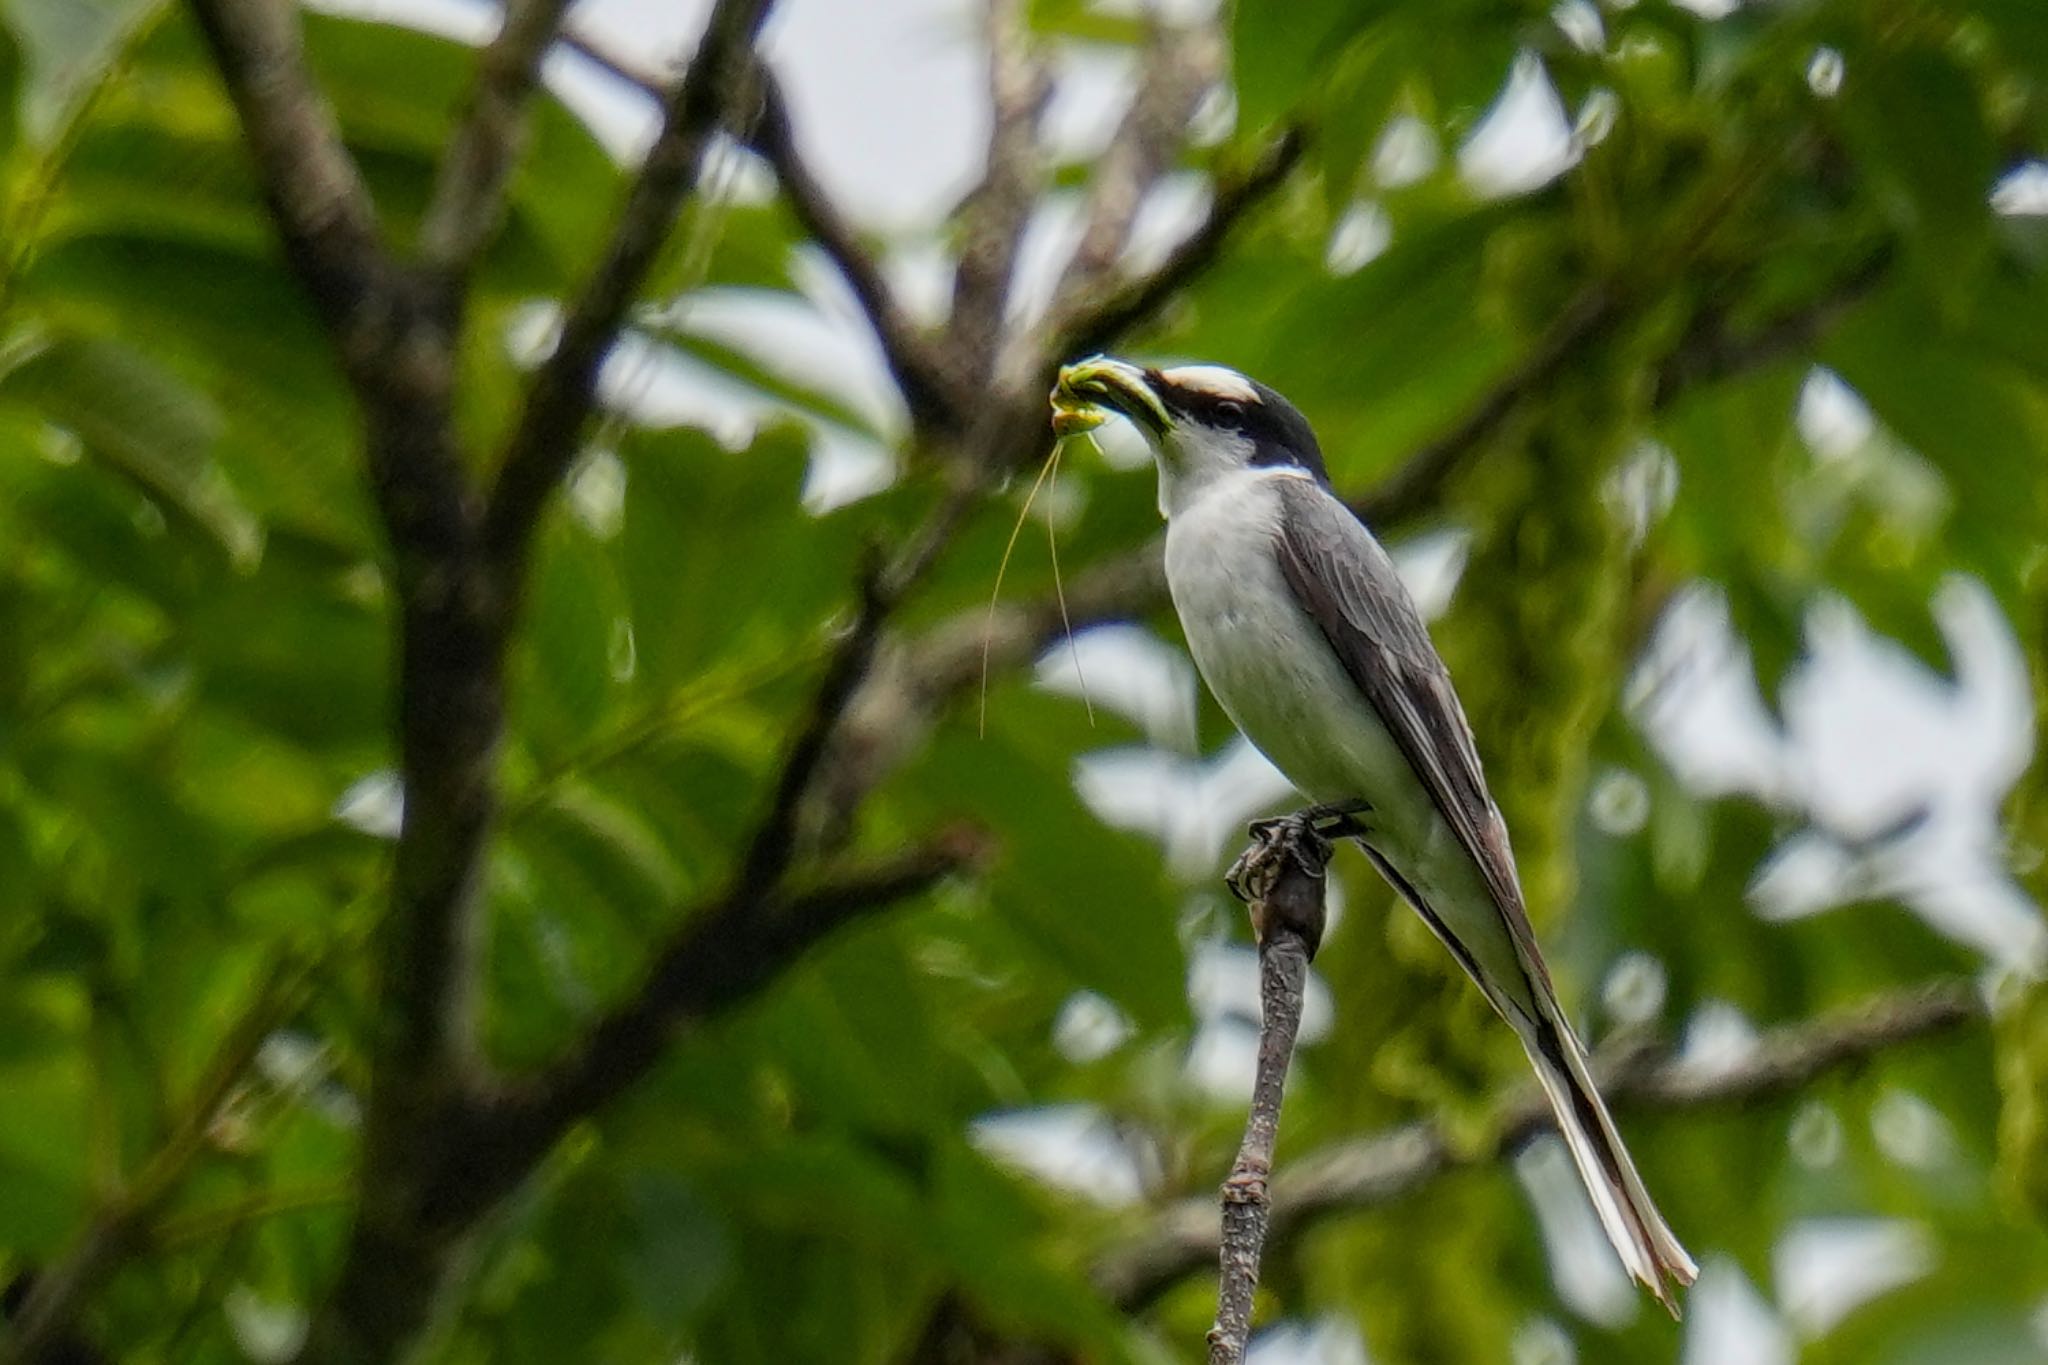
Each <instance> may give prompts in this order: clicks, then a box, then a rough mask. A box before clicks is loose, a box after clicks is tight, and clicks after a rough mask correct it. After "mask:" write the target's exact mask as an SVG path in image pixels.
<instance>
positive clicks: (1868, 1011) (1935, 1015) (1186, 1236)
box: [1094, 982, 1985, 1309]
mask: <svg viewBox="0 0 2048 1365" xmlns="http://www.w3.org/2000/svg"><path fill="white" fill-rule="evenodd" d="M1984 1017H1985V1006H1984V1001H1983V999H1982V997H1981V996H1980V995H1979V994H1978V992H1977V990H1976V989H1975V987H1973V986H1972V985H1970V984H1969V983H1967V982H1938V983H1935V984H1933V985H1930V986H1926V987H1923V988H1920V989H1918V990H1911V991H1902V992H1899V993H1898V994H1895V995H1889V996H1882V997H1879V998H1877V999H1875V1000H1872V1001H1870V1002H1869V1003H1867V1004H1864V1005H1861V1006H1858V1007H1855V1008H1852V1009H1847V1010H1842V1011H1838V1012H1836V1013H1833V1014H1829V1015H1824V1016H1821V1017H1819V1018H1816V1019H1811V1020H1808V1021H1806V1022H1804V1023H1799V1024H1792V1025H1787V1026H1785V1027H1782V1028H1778V1029H1773V1030H1772V1031H1770V1032H1769V1033H1767V1034H1765V1035H1764V1037H1763V1038H1762V1040H1760V1041H1759V1043H1758V1044H1757V1046H1756V1048H1755V1050H1754V1051H1753V1052H1752V1053H1751V1054H1750V1055H1749V1056H1748V1057H1747V1058H1746V1059H1745V1060H1744V1061H1742V1062H1741V1063H1739V1064H1737V1065H1734V1066H1730V1067H1725V1068H1718V1069H1715V1070H1705V1069H1702V1068H1700V1067H1698V1066H1696V1065H1694V1064H1692V1063H1688V1062H1686V1061H1684V1060H1682V1059H1680V1058H1678V1057H1676V1056H1674V1055H1672V1054H1671V1052H1670V1051H1669V1050H1668V1049H1642V1048H1638V1049H1633V1050H1629V1051H1625V1052H1623V1053H1621V1054H1620V1055H1614V1054H1604V1055H1603V1056H1601V1057H1600V1058H1598V1059H1597V1060H1596V1070H1597V1072H1598V1075H1599V1078H1600V1089H1601V1092H1602V1093H1603V1094H1604V1095H1606V1097H1607V1098H1608V1100H1609V1101H1610V1103H1612V1104H1613V1106H1614V1107H1615V1108H1616V1109H1617V1110H1622V1111H1628V1110H1659V1111H1675V1110H1684V1109H1694V1108H1706V1107H1711V1106H1716V1105H1738V1106H1740V1105H1754V1104H1760V1103H1764V1102H1767V1101H1770V1100H1773V1099H1777V1098H1781V1097H1783V1096H1787V1095H1793V1094H1797V1093H1798V1092H1799V1091H1801V1090H1802V1089H1804V1088H1805V1087H1807V1086H1808V1085H1811V1084H1812V1083H1813V1082H1814V1081H1816V1080H1818V1079H1820V1078H1821V1077H1823V1076H1825V1075H1828V1074H1830V1073H1832V1072H1835V1071H1840V1070H1846V1069H1850V1068H1853V1067H1856V1066H1859V1065H1862V1064H1864V1063H1866V1062H1868V1061H1870V1060H1871V1059H1873V1058H1876V1057H1878V1056H1881V1055H1883V1054H1885V1053H1887V1052H1889V1051H1891V1050H1892V1049H1894V1048H1898V1047H1903V1046H1905V1045H1907V1044H1910V1043H1914V1042H1917V1041H1921V1040H1923V1039H1929V1038H1936V1037H1939V1036H1941V1035H1943V1034H1947V1033H1952V1032H1954V1031H1956V1030H1958V1029H1960V1028H1962V1027H1964V1026H1965V1025H1969V1024H1974V1023H1978V1022H1981V1021H1982V1020H1983V1019H1984ZM1548 1123H1549V1119H1548V1117H1547V1111H1546V1109H1545V1106H1544V1103H1543V1101H1542V1098H1541V1097H1540V1096H1538V1095H1535V1094H1533V1093H1528V1092H1526V1091H1525V1092H1522V1093H1519V1094H1517V1095H1516V1096H1514V1097H1513V1098H1511V1099H1509V1100H1508V1101H1506V1102H1505V1103H1504V1104H1503V1105H1502V1107H1501V1110H1500V1117H1499V1120H1498V1122H1497V1123H1496V1124H1495V1125H1494V1135H1493V1137H1492V1138H1491V1139H1490V1140H1488V1141H1485V1142H1482V1143H1479V1144H1476V1145H1470V1146H1460V1145H1459V1144H1457V1143H1454V1142H1453V1141H1452V1139H1451V1137H1450V1135H1449V1134H1448V1133H1447V1132H1446V1131H1445V1130H1444V1129H1442V1128H1441V1127H1439V1126H1438V1125H1437V1124H1435V1123H1433V1122H1431V1121H1428V1120H1421V1121H1418V1122H1414V1123H1407V1124H1402V1125H1401V1126H1399V1127H1397V1128H1391V1129H1388V1130H1386V1131H1385V1132H1382V1133H1379V1134H1376V1135H1374V1136H1372V1137H1366V1138H1359V1139H1356V1140H1354V1141H1350V1142H1343V1143H1338V1144H1336V1145H1334V1146H1332V1147H1328V1148H1325V1149H1323V1150H1322V1151H1320V1152H1316V1153H1313V1154H1310V1155H1307V1156H1304V1157H1302V1158H1301V1159H1300V1160H1298V1161H1296V1162H1294V1163H1293V1164H1292V1165H1291V1167H1290V1168H1289V1170H1288V1171H1287V1172H1286V1173H1285V1174H1283V1175H1281V1176H1279V1177H1278V1178H1276V1179H1275V1180H1274V1182H1273V1191H1272V1200H1273V1235H1274V1236H1276V1237H1293V1236H1297V1235H1299V1234H1300V1233H1301V1232H1302V1231H1303V1230H1305V1229H1306V1228H1308V1227H1309V1226H1311V1225H1312V1224H1314V1223H1315V1222H1317V1221H1318V1220H1320V1219H1323V1218H1326V1217H1329V1216H1331V1215H1334V1214H1338V1213H1347V1212H1355V1211H1358V1210H1361V1209H1368V1208H1373V1207H1376V1206H1378V1205H1381V1204H1386V1203H1391V1202H1393V1201H1394V1200H1396V1199H1400V1198H1403V1197H1405V1196H1407V1195H1410V1194H1413V1193H1415V1192H1416V1191H1417V1190H1420V1189H1421V1188H1422V1187H1423V1186H1425V1185H1427V1184H1428V1183H1429V1182H1430V1181H1431V1180H1433V1179H1435V1178H1436V1177H1437V1176H1439V1175H1442V1174H1444V1173H1445V1172H1447V1171H1451V1170H1454V1169H1457V1168H1460V1167H1468V1166H1474V1165H1480V1164H1485V1163H1488V1162H1492V1161H1496V1160H1499V1159H1500V1158H1502V1157H1504V1156H1508V1155H1511V1154H1512V1153H1513V1152H1514V1151H1516V1150H1517V1149H1519V1148H1520V1147H1521V1146H1522V1145H1523V1144H1524V1143H1526V1142H1527V1141H1528V1140H1529V1139H1530V1138H1531V1137H1533V1136H1535V1135H1536V1134H1538V1133H1540V1132H1543V1131H1545V1129H1546V1127H1547V1125H1548ZM1218 1245H1219V1244H1218V1238H1217V1233H1216V1227H1215V1206H1214V1205H1213V1204H1212V1203H1210V1202H1209V1201H1207V1200H1204V1199H1192V1198H1191V1199H1187V1200H1183V1201H1181V1202H1180V1203H1178V1204H1175V1205H1173V1206H1172V1207H1170V1208H1168V1209H1166V1210H1164V1211H1163V1212H1162V1213H1161V1214H1160V1215H1159V1217H1158V1220H1157V1222H1156V1223H1155V1224H1154V1226H1153V1228H1152V1230H1151V1231H1150V1232H1149V1233H1147V1234H1146V1235H1145V1236H1143V1237H1141V1238H1139V1239H1137V1240H1136V1241H1134V1242H1132V1243H1130V1244H1128V1245H1126V1246H1124V1247H1122V1248H1121V1249H1119V1250H1117V1251H1115V1252H1113V1253H1112V1254H1111V1255H1109V1256H1108V1257H1107V1258H1105V1259H1104V1260H1102V1261H1101V1262H1100V1263H1098V1265H1097V1266H1096V1268H1095V1273H1094V1278H1095V1283H1096V1285H1097V1286H1098V1287H1099V1288H1100V1289H1101V1290H1102V1292H1103V1294H1104V1295H1106V1296H1107V1297H1109V1298H1111V1299H1113V1300H1115V1301H1116V1302H1117V1303H1119V1304H1121V1305H1122V1306H1124V1307H1125V1308H1127V1309H1136V1308H1140V1307H1142V1306H1144V1305H1145V1304H1147V1303H1149V1302H1151V1301H1152V1300H1153V1299H1156V1298H1157V1297H1158V1296H1159V1295H1160V1294H1162V1293H1163V1292H1165V1291H1166V1290H1167V1289H1169V1288H1171V1287H1172V1286H1173V1285H1174V1284H1175V1283H1176V1282H1177V1281H1179V1280H1180V1279H1181V1278H1183V1277H1184V1276H1186V1275H1189V1274H1192V1273H1193V1272H1195V1271H1196V1270H1199V1269H1200V1268H1201V1267H1202V1266H1204V1265H1206V1264H1208V1263H1209V1262H1210V1261H1211V1259H1212V1258H1213V1257H1215V1256H1216V1254H1217V1251H1218Z"/></svg>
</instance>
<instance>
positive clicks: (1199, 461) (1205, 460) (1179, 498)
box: [1152, 427, 1267, 521]
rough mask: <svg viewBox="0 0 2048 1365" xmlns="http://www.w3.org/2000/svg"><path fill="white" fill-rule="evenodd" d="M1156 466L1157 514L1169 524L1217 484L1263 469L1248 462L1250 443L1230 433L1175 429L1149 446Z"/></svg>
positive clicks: (1250, 451) (1197, 429)
mask: <svg viewBox="0 0 2048 1365" xmlns="http://www.w3.org/2000/svg"><path fill="white" fill-rule="evenodd" d="M1152 456H1153V460H1154V462H1155V463H1157V464H1158V466H1159V515H1160V516H1162V517H1165V518H1166V519H1167V520H1169V521H1171V520H1172V519H1173V517H1174V515H1175V514H1176V513H1178V512H1181V511H1183V510H1185V509H1186V508H1188V507H1191V506H1193V505H1194V504H1195V503H1196V502H1197V501H1198V500H1200V498H1201V497H1202V495H1203V494H1204V493H1206V492H1208V491H1209V490H1210V489H1211V488H1212V487H1214V486H1215V485H1216V484H1218V483H1219V482H1221V481H1223V480H1226V479H1229V478H1231V477H1232V476H1233V475H1240V474H1259V473H1265V472H1267V471H1266V470H1263V469H1260V468H1258V467H1256V466H1254V465H1253V464H1252V462H1251V457H1252V443H1251V441H1250V439H1249V438H1247V437H1245V436H1243V435H1241V434H1239V433H1238V432H1234V431H1219V430H1217V429H1215V428H1213V427H1176V428H1175V429H1173V430H1172V431H1169V432H1168V433H1167V434H1166V435H1164V436H1162V437H1160V438H1159V439H1158V440H1157V442H1156V443H1155V444H1154V445H1153V448H1152Z"/></svg>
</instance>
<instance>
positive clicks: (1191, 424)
mask: <svg viewBox="0 0 2048 1365" xmlns="http://www.w3.org/2000/svg"><path fill="white" fill-rule="evenodd" d="M1052 412H1053V416H1052V425H1053V430H1054V431H1055V432H1057V433H1059V434H1060V435H1068V434H1070V433H1072V432H1076V431H1086V430H1089V429H1090V428H1092V427H1096V426H1099V425H1101V424H1102V423H1103V422H1105V421H1107V420H1108V419H1109V418H1110V417H1111V416H1117V417H1122V418H1124V419H1126V420H1127V421H1129V422H1130V423H1131V425H1132V426H1134V427H1136V428H1137V429H1138V430H1139V431H1140V432H1142V433H1143V434H1144V436H1145V438H1146V440H1147V441H1148V442H1150V444H1151V446H1152V449H1153V452H1154V453H1155V454H1156V455H1157V456H1158V459H1159V479H1160V492H1161V501H1162V502H1163V503H1171V502H1172V501H1173V500H1174V495H1175V493H1176V492H1178V491H1183V490H1187V489H1192V488H1194V487H1198V486H1200V485H1201V484H1203V483H1206V482H1208V481H1209V480H1211V479H1213V478H1216V477H1218V476H1221V475H1224V474H1229V473H1232V472H1235V471H1237V470H1242V469H1248V468H1258V467H1270V466H1291V467H1293V468H1296V469H1300V470H1303V471H1305V472H1306V473H1308V474H1310V475H1312V476H1313V477H1314V478H1316V479H1317V480H1318V481H1319V482H1323V483H1328V482H1329V475H1328V473H1327V471H1325V469H1324V468H1323V452H1322V448H1321V447H1320V446H1318V445H1317V444H1316V434H1315V432H1314V431H1312V430H1310V429H1309V425H1308V419H1307V418H1305V417H1303V416H1302V415H1301V413H1299V412H1298V411H1296V410H1295V407H1294V405H1293V404H1292V403H1290V402H1288V401H1287V400H1286V399H1285V398H1282V397H1281V396H1280V395H1279V394H1277V393H1275V392H1274V391H1273V390H1271V389H1269V388H1267V387H1266V386H1265V385H1264V384H1261V383H1259V382H1258V381H1257V380H1255V379H1250V378H1247V377H1246V376H1244V375H1241V374H1239V373H1238V372H1237V371H1236V370H1230V369H1225V368H1224V367H1223V366H1221V365H1182V366H1178V367H1176V368H1174V369H1168V370H1155V369H1150V368H1147V367H1145V366H1142V365H1133V364H1131V363H1130V362H1129V361H1126V360H1117V359H1113V358H1112V357H1110V356H1093V357H1091V358H1089V359H1087V360H1077V361H1075V362H1074V363H1073V364H1071V365H1066V366H1062V367H1061V369H1060V377H1059V383H1058V384H1057V385H1055V386H1054V388H1053V391H1052Z"/></svg>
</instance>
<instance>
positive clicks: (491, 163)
mask: <svg viewBox="0 0 2048 1365" xmlns="http://www.w3.org/2000/svg"><path fill="white" fill-rule="evenodd" d="M573 2H574V0H510V2H509V3H508V4H507V5H506V6H505V16H504V19H503V21H502V22H501V23H500V25H499V28H498V36H497V37H496V38H494V39H493V40H492V41H491V44H490V46H488V47H486V48H485V49H484V50H483V54H482V56H481V57H479V58H478V60H477V69H476V83H475V85H474V87H473V88H472V89H471V90H470V94H469V104H468V107H467V108H466V109H465V110H464V112H463V116H462V122H461V123H460V125H458V126H457V128H456V129H455V133H454V135H453V136H452V137H451V138H450V139H449V142H448V150H447V153H446V154H445V155H444V156H443V157H442V159H441V167H440V171H439V173H438V174H437V175H436V177H435V181H434V194H433V198H432V200H430V201H429V203H428V205H427V214H426V218H425V220H424V221H423V222H422V223H421V225H420V257H421V259H422V260H423V261H424V262H425V263H426V265H427V267H428V269H429V270H431V271H432V272H434V273H435V274H436V275H438V276H441V277H442V278H443V279H444V280H447V281H451V282H452V281H454V280H456V279H458V278H460V277H461V276H463V275H466V274H467V273H468V271H469V269H470V267H471V266H472V265H473V264H474V263H475V261H476V258H477V256H478V254H479V253H481V252H482V251H483V248H484V244H485V243H486V242H488V241H489V240H490V237H491V234H492V233H493V232H495V231H496V230H497V226H498V219H499V216H500V215H501V214H502V213H503V212H504V208H505V187H506V185H507V184H508V183H509V182H510V180H511V178H512V172H513V169H514V167H515V166H516V165H517V163H518V157H519V151H520V147H521V144H522V143H523V142H524V140H525V134H526V109H527V104H528V101H529V100H530V99H531V98H532V96H533V91H534V87H535V86H536V85H537V84H538V83H539V79H540V63H541V58H542V57H543V56H545V55H546V53H547V50H548V46H549V44H551V43H552V42H553V41H554V37H555V32H556V30H557V29H559V28H560V27H561V23H562V14H563V12H564V11H566V10H567V9H568V7H569V6H570V4H572V3H573Z"/></svg>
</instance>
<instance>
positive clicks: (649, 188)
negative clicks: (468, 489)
mask: <svg viewBox="0 0 2048 1365" xmlns="http://www.w3.org/2000/svg"><path fill="white" fill-rule="evenodd" d="M770 3H771V0H719V3H718V4H717V5H716V6H715V7H714V8H713V9H712V11H711V18H710V20H709V22H708V23H707V25H706V27H705V30H704V37H703V39H702V40H701V41H700V42H699V43H698V44H697V54H696V56H695V57H694V58H693V59H692V60H691V63H690V69H689V72H688V74H687V75H685V76H684V77H683V79H682V80H681V82H679V83H678V84H677V86H676V89H675V92H674V93H673V94H672V95H671V96H670V97H669V99H668V103H667V105H666V107H665V109H664V112H663V119H662V126H661V132H660V133H659V134H658V135H657V136H656V138H655V140H654V145H653V146H652V147H651V148H649V149H648V152H647V159H646V161H645V162H644V163H643V164H642V165H641V168H640V174H639V176H638V177H637V178H636V179H635V180H634V182H633V186H632V189H631V190H630V191H629V192H628V193H627V195H626V202H625V205H624V207H623V208H621V210H620V212H619V218H618V222H617V224H616V225H615V226H614V228H613V230H612V236H611V241H610V244H609V245H608V246H607V248H606V250H605V255H604V259H603V260H602V261H600V262H599V263H598V266H597V268H596V270H594V271H593V272H592V273H591V276H590V278H589V280H588V281H586V282H585V284H584V287H583V291H582V292H581V293H580V294H579V295H578V296H577V298H576V299H575V301H574V302H573V303H571V304H570V305H569V308H568V311H567V313H566V315H565V316H564V317H563V319H562V323H561V330H560V335H559V336H558V337H557V339H556V341H555V347H554V350H553V352H551V353H550V354H549V356H548V358H547V359H546V360H544V361H542V362H541V365H540V368H539V369H538V370H537V371H535V373H534V376H533V380H532V383H531V384H530V386H529V387H528V389H527V395H526V406H525V408H524V410H523V411H522V412H521V414H520V417H519V422H518V425H517V426H516V427H515V428H514V430H513V433H512V438H511V441H510V443H509V444H508V445H507V447H506V451H505V457H504V461H503V463H502V464H501V466H500V468H499V471H498V478H497V483H496V485H495V486H494V487H493V488H492V490H491V498H490V506H489V509H488V512H487V513H486V518H485V528H484V529H485V542H486V545H487V547H488V548H489V550H490V552H491V554H492V555H493V557H495V558H496V559H498V560H499V561H500V562H501V563H504V564H505V565H507V566H508V567H510V568H513V569H516V568H517V567H518V566H519V565H521V564H522V563H523V561H524V559H525V554H526V548H527V544H528V542H529V540H530V539H531V536H532V532H533V527H534V524H535V522H536V521H537V520H538V519H539V517H540V512H541V508H542V506H543V505H544V504H545V502H546V500H547V497H548V495H549V493H550V492H552V491H553V489H554V487H555V485H556V484H557V483H559V482H560V481H561V478H562V475H563V473H564V472H565V471H567V469H568V468H569V465H570V463H571V462H572V461H573V460H574V459H575V457H576V449H577V439H578V437H579V435H580V433H581V432H582V430H583V423H584V421H585V419H587V418H588V417H589V416H590V411H591V408H592V406H593V404H594V403H595V400H596V388H597V375H598V370H599V368H600V367H601V366H602V365H603V363H604V360H605V357H606V356H608V355H609V354H611V349H612V347H613V346H614V345H615V344H617V342H618V337H619V330H620V328H621V326H622V325H623V324H624V322H625V318H626V310H627V309H628V308H629V307H630V306H631V305H632V302H633V297H634V295H635V294H637V293H638V292H639V290H640V286H641V284H642V283H643V282H644V281H645V280H646V278H647V273H648V271H649V270H651V269H652V268H653V266H654V262H655V258H656V256H657V255H658V254H659V253H660V251H661V248H662V244H663V243H664V242H666V241H667V240H668V235H669V230H670V228H671V227H672V226H673V225H674V223H675V220H676V215H677V214H678V213H679V212H680V211H681V209H682V206H683V202H684V200H685V199H686V198H687V196H688V195H689V193H690V191H691V189H692V188H694V186H695V185H696V182H697V175H698V171H699V168H700V167H701V165H702V163H703V160H704V152H705V149H706V148H707V147H708V146H709V145H710V143H711V138H712V135H713V133H714V132H715V131H716V130H717V128H718V125H719V123H720V121H721V120H722V119H724V118H726V117H727V116H728V115H729V114H730V112H731V111H732V108H733V106H734V104H735V103H736V102H737V100H738V99H739V98H740V96H741V95H742V93H743V89H744V86H745V85H746V83H747V76H748V73H749V72H750V71H751V70H752V69H753V60H752V55H751V53H752V49H753V44H754V35H755V34H756V33H758V32H759V31H760V27H761V24H762V23H763V22H764V21H765V20H766V18H767V15H768V7H769V4H770Z"/></svg>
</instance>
